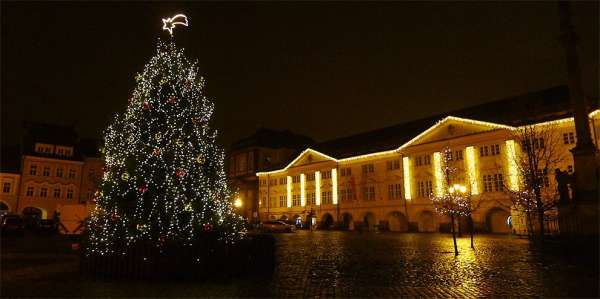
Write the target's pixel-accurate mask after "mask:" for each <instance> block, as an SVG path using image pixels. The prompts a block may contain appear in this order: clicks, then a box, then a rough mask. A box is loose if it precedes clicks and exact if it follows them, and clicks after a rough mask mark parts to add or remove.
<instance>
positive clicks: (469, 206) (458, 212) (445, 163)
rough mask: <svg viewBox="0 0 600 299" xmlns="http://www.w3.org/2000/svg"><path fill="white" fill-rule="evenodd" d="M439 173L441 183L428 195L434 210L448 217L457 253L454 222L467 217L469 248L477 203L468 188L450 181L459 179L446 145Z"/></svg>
mask: <svg viewBox="0 0 600 299" xmlns="http://www.w3.org/2000/svg"><path fill="white" fill-rule="evenodd" d="M439 159H440V169H439V170H438V171H440V173H439V174H438V175H440V176H441V177H442V178H443V179H442V180H441V182H442V185H441V186H438V187H437V190H436V194H432V195H431V196H430V199H431V201H432V202H433V205H434V207H435V210H436V212H437V213H438V214H440V215H446V216H449V217H450V229H451V231H452V241H453V242H454V254H455V255H458V247H457V245H456V230H455V226H456V225H455V223H456V221H458V220H459V218H460V217H467V220H468V223H469V231H470V235H471V248H474V244H473V218H472V215H473V212H474V211H475V210H476V209H477V208H478V204H476V203H474V202H473V201H472V196H471V194H470V190H469V189H468V188H467V187H466V186H465V185H462V184H458V183H454V184H453V183H452V182H458V181H460V178H459V175H458V168H457V167H456V166H455V165H454V163H453V161H452V151H451V150H450V148H448V147H446V148H444V150H443V151H442V153H440V157H439Z"/></svg>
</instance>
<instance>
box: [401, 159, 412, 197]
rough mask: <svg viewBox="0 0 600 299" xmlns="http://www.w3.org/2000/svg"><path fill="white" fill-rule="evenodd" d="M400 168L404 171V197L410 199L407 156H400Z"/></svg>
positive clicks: (408, 160)
mask: <svg viewBox="0 0 600 299" xmlns="http://www.w3.org/2000/svg"><path fill="white" fill-rule="evenodd" d="M402 170H403V171H404V173H403V174H404V177H403V179H404V199H406V200H410V199H411V198H412V196H411V188H410V186H411V184H410V159H409V158H408V157H404V158H402Z"/></svg>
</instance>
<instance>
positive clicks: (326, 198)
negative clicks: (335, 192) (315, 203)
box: [321, 191, 331, 205]
mask: <svg viewBox="0 0 600 299" xmlns="http://www.w3.org/2000/svg"><path fill="white" fill-rule="evenodd" d="M321 203H322V204H324V205H330V204H331V191H323V192H321Z"/></svg>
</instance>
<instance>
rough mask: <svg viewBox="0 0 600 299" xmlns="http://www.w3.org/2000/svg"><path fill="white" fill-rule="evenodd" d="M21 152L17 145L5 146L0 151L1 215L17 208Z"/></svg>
mask: <svg viewBox="0 0 600 299" xmlns="http://www.w3.org/2000/svg"><path fill="white" fill-rule="evenodd" d="M19 156H20V152H19V149H18V148H16V147H3V148H2V149H1V152H0V184H1V185H0V188H2V189H1V190H0V216H2V215H5V214H8V213H10V212H12V211H14V209H15V208H16V205H17V200H18V198H19V184H20V182H21V173H20V167H19V164H20V161H19Z"/></svg>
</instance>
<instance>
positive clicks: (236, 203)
mask: <svg viewBox="0 0 600 299" xmlns="http://www.w3.org/2000/svg"><path fill="white" fill-rule="evenodd" d="M233 205H234V206H235V207H236V208H240V207H242V200H241V199H240V198H239V197H238V198H236V199H235V200H234V201H233Z"/></svg>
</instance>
